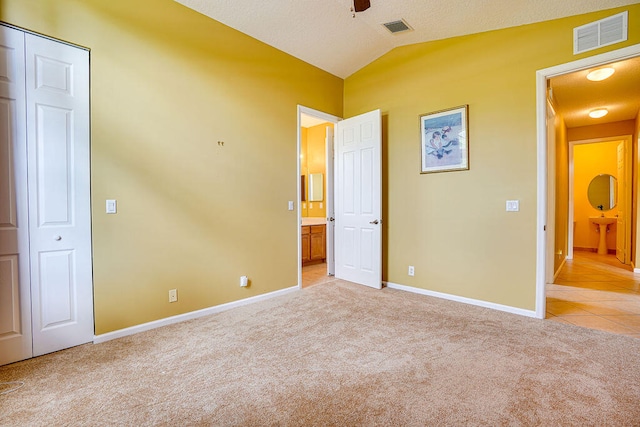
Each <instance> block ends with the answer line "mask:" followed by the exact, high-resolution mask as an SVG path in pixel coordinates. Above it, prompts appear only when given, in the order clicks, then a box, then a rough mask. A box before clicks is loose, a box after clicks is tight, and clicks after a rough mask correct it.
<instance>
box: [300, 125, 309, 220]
mask: <svg viewBox="0 0 640 427" xmlns="http://www.w3.org/2000/svg"><path fill="white" fill-rule="evenodd" d="M308 135H309V132H308V128H303V127H301V128H300V175H302V176H304V188H302V183H301V184H300V186H301V189H300V191H301V192H304V194H303V196H304V200H303V201H301V202H300V216H303V217H307V216H309V208H308V205H307V203H308V202H309V190H308V188H307V187H308V185H309V168H308V167H307V157H308V156H309V154H308V148H307V147H308V146H309V142H308V140H309V137H308Z"/></svg>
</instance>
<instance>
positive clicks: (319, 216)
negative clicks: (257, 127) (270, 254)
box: [297, 106, 340, 288]
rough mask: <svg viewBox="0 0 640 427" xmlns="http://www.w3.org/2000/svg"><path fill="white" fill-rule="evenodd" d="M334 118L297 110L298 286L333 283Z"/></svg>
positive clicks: (310, 110)
mask: <svg viewBox="0 0 640 427" xmlns="http://www.w3.org/2000/svg"><path fill="white" fill-rule="evenodd" d="M339 120H340V118H338V117H336V116H332V115H330V114H327V113H324V112H321V111H318V110H314V109H311V108H307V107H303V106H298V156H297V159H298V163H297V170H298V174H297V175H298V176H299V177H300V179H299V180H298V206H299V209H298V248H299V250H298V286H299V287H300V288H302V287H308V286H312V285H315V284H320V283H325V282H327V281H330V280H333V276H334V274H335V270H334V268H335V267H334V261H335V256H334V250H333V248H334V230H335V227H334V224H335V222H334V218H333V217H334V215H333V206H334V200H333V197H334V191H333V182H334V159H333V148H334V147H333V135H334V127H335V124H336V123H337V122H338V121H339Z"/></svg>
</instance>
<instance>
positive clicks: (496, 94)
mask: <svg viewBox="0 0 640 427" xmlns="http://www.w3.org/2000/svg"><path fill="white" fill-rule="evenodd" d="M622 10H629V22H638V20H640V5H633V6H629V7H627V8H618V9H612V10H608V11H602V12H597V13H592V14H587V15H580V16H575V17H570V18H566V19H560V20H554V21H548V22H543V23H538V24H532V25H526V26H521V27H516V28H510V29H505V30H499V31H490V32H486V33H481V34H475V35H470V36H465V37H456V38H451V39H447V40H441V41H435V42H430V43H422V44H416V45H410V46H404V47H400V48H396V49H394V50H393V51H391V52H389V53H388V54H386V55H384V56H382V57H381V58H379V59H378V60H376V61H374V62H373V63H371V64H369V65H368V66H366V67H364V68H363V69H361V70H359V71H358V72H356V73H354V74H353V75H352V76H350V77H348V78H347V79H346V80H345V104H344V110H345V111H344V112H345V116H346V117H349V116H353V115H356V114H360V113H364V112H366V111H370V110H374V109H376V108H380V109H381V110H382V114H383V125H384V128H383V135H384V137H383V191H384V193H383V204H384V206H383V214H384V220H385V228H386V229H385V231H384V234H383V238H384V247H383V252H384V255H383V257H384V259H383V268H384V279H385V280H387V281H390V282H394V283H401V284H406V285H410V286H414V287H418V288H423V289H429V290H433V291H438V292H444V293H448V294H454V295H461V296H465V297H468V298H475V299H480V300H485V301H490V302H494V303H498V304H505V305H509V306H513V307H519V308H523V309H529V310H533V309H534V308H535V290H536V203H537V200H536V186H537V175H536V167H537V160H536V141H537V134H536V78H535V76H536V70H540V69H543V68H548V67H551V66H554V65H557V64H562V63H566V62H570V61H574V60H577V59H580V58H583V57H586V56H591V55H594V54H599V53H602V52H604V51H608V50H614V49H619V48H621V47H624V46H628V45H632V44H636V43H639V42H640V26H637V25H629V39H628V41H627V42H625V43H619V44H616V45H614V46H609V47H607V48H602V49H598V50H594V51H592V52H589V53H585V54H581V55H573V28H574V27H576V26H579V25H583V24H585V23H588V22H591V21H593V20H596V19H600V18H604V17H607V16H610V15H612V14H614V13H618V12H620V11H622ZM463 104H468V105H469V153H470V161H469V164H470V170H469V171H461V172H446V173H436V174H425V175H421V174H420V173H419V171H420V169H419V167H420V156H419V153H420V142H419V135H420V134H419V127H418V123H419V122H418V117H419V115H420V114H423V113H427V112H430V111H438V110H442V109H445V108H449V107H455V106H458V105H463ZM509 199H518V200H520V212H505V201H506V200H509ZM408 265H414V266H415V276H414V277H409V276H408V275H407V266H408Z"/></svg>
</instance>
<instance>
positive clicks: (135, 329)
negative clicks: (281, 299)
mask: <svg viewBox="0 0 640 427" xmlns="http://www.w3.org/2000/svg"><path fill="white" fill-rule="evenodd" d="M299 289H300V288H299V287H298V286H292V287H290V288H285V289H280V290H278V291H274V292H269V293H267V294H263V295H257V296H255V297H250V298H245V299H241V300H239V301H233V302H228V303H226V304H220V305H216V306H213V307H208V308H203V309H202V310H196V311H191V312H189V313H184V314H178V315H176V316H171V317H166V318H164V319H159V320H154V321H153V322H148V323H143V324H141V325H136V326H131V327H129V328H124V329H119V330H117V331H113V332H107V333H106V334H101V335H95V336H94V337H93V343H94V344H100V343H103V342H106V341H111V340H114V339H116V338H122V337H126V336H129V335H133V334H137V333H140V332H144V331H149V330H151V329H155V328H160V327H162V326H167V325H172V324H174V323H180V322H184V321H185V320H191V319H197V318H198V317H203V316H208V315H210V314H215V313H220V312H222V311H226V310H230V309H232V308H236V307H241V306H243V305H248V304H253V303H255V302H258V301H264V300H266V299H269V298H274V297H278V296H281V295H284V294H288V293H289V292H294V291H297V290H299Z"/></svg>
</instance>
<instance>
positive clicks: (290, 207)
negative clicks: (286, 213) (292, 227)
mask: <svg viewBox="0 0 640 427" xmlns="http://www.w3.org/2000/svg"><path fill="white" fill-rule="evenodd" d="M289 210H290V211H292V210H293V200H289Z"/></svg>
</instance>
